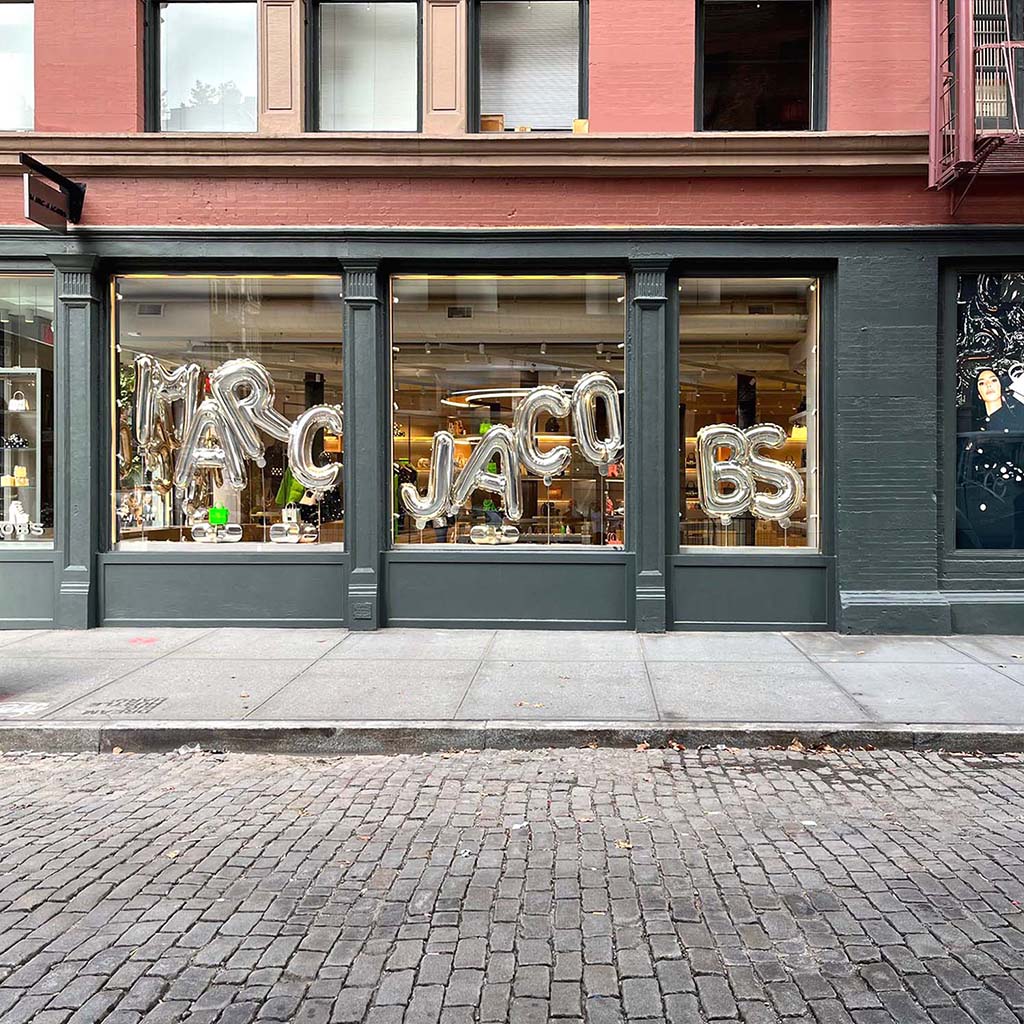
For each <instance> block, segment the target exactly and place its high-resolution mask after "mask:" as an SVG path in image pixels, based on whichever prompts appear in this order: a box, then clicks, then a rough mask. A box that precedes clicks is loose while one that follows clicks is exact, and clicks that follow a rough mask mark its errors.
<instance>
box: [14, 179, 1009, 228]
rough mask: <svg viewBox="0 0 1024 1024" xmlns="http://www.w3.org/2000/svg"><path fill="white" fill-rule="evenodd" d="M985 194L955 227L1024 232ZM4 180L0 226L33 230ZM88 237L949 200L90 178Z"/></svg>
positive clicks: (911, 210) (724, 185)
mask: <svg viewBox="0 0 1024 1024" xmlns="http://www.w3.org/2000/svg"><path fill="white" fill-rule="evenodd" d="M998 187H999V192H998V193H995V194H992V193H989V192H988V191H987V190H988V188H989V186H988V185H987V184H986V183H985V182H979V183H978V185H977V186H976V187H975V189H974V190H973V191H972V193H971V195H970V197H969V198H968V200H967V202H966V203H965V204H964V206H963V207H962V208H961V210H960V213H959V214H958V216H957V218H956V220H957V221H958V222H960V223H969V222H974V223H989V224H991V223H1000V222H1002V223H1008V224H1021V223H1024V204H1021V203H1020V202H1019V199H1016V198H1014V197H1013V195H1012V194H1010V193H1008V192H1007V190H1006V187H1005V185H1002V186H998ZM21 204H22V196H21V182H20V181H19V180H18V179H17V178H7V177H5V178H0V224H13V225H19V226H23V225H24V223H25V222H24V220H23V218H22V210H21ZM85 212H86V215H85V220H84V226H87V225H103V226H127V225H138V226H147V225H149V226H163V225H169V226H182V225H197V226H204V225H218V224H222V225H229V226H230V225H236V226H248V225H271V226H272V225H284V226H287V225H295V226H300V227H301V226H306V225H334V226H338V227H345V226H393V227H403V226H408V227H432V226H438V227H441V226H451V227H538V226H539V227H544V226H552V227H565V226H588V225H594V226H658V225H669V226H688V225H736V226H749V225H759V224H764V225H791V224H800V225H819V224H820V225H858V224H863V225H879V224H944V223H949V222H950V220H951V219H952V218H951V217H950V213H949V196H948V195H947V194H945V193H943V194H936V193H932V192H928V191H926V189H925V182H924V178H923V176H917V177H912V178H887V177H886V178H872V179H865V180H856V179H851V178H833V179H829V178H812V179H803V180H794V179H792V178H790V179H777V178H693V179H682V180H677V179H668V178H656V179H648V180H638V179H629V180H622V179H614V178H610V179H603V178H602V179H593V178H586V179H543V178H539V179H534V178H530V179H518V180H509V179H495V178H471V179H426V180H420V179H416V180H410V179H400V178H399V179H395V178H384V179H372V178H350V179H340V180H339V179H325V180H313V181H310V180H304V181H300V180H298V179H271V180H261V179H253V178H210V179H202V180H181V179H161V178H135V179H118V178H92V179H90V181H89V195H88V198H87V200H86V204H85Z"/></svg>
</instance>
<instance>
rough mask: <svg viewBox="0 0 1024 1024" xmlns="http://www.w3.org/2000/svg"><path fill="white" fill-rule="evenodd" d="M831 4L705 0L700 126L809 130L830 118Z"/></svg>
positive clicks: (711, 128)
mask: <svg viewBox="0 0 1024 1024" xmlns="http://www.w3.org/2000/svg"><path fill="white" fill-rule="evenodd" d="M823 4H824V0H702V3H701V4H700V15H701V17H700V30H699V32H698V36H697V40H698V41H697V46H698V74H697V82H698V102H697V127H698V128H702V129H703V130H705V131H717V132H722V131H740V132H758V131H760V132H773V131H809V130H820V129H823V128H824V127H825V125H824V120H825V114H824V110H825V107H824V88H823V86H824V71H823V69H824V66H825V60H824V48H825V43H824V39H825V33H824V10H823Z"/></svg>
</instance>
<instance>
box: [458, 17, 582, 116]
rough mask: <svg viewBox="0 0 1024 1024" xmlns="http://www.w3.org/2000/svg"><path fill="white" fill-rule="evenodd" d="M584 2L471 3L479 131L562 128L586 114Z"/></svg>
mask: <svg viewBox="0 0 1024 1024" xmlns="http://www.w3.org/2000/svg"><path fill="white" fill-rule="evenodd" d="M586 19H587V4H586V0H478V2H477V7H476V38H477V55H476V68H477V83H476V85H477V93H478V96H477V106H478V113H479V119H480V120H479V127H480V130H481V131H495V132H500V131H521V130H531V129H532V130H537V131H559V130H563V131H568V130H571V129H572V127H573V122H574V121H575V120H576V119H577V118H583V117H586V116H587V114H586V67H587V52H586V40H587V31H586V28H587V20H586Z"/></svg>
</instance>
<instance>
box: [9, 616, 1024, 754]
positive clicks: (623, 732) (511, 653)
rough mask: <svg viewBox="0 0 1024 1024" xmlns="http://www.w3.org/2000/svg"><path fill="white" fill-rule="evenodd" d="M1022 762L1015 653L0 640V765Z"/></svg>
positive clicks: (696, 638)
mask: <svg viewBox="0 0 1024 1024" xmlns="http://www.w3.org/2000/svg"><path fill="white" fill-rule="evenodd" d="M794 737H798V738H799V739H800V740H801V741H802V742H804V743H805V744H807V745H813V744H821V743H830V744H831V745H833V746H857V745H872V746H888V747H908V746H935V747H944V748H946V749H984V750H1021V749H1024V637H994V636H984V637H980V636H979V637H968V636H958V637H944V638H926V637H862V636H855V637H851V636H839V635H837V634H833V633H678V634H668V635H661V636H637V635H636V634H634V633H604V632H554V631H546V632H532V631H530V632H528V631H516V630H465V631H458V630H451V631H450V630H408V629H395V630H385V631H381V632H379V633H348V632H346V631H344V630H299V629H296V630H292V629H162V628H153V629H147V628H139V629H100V630H92V631H89V632H54V631H27V632H25V631H23V632H17V631H15V632H2V633H0V749H5V750H25V749H32V750H48V751H53V750H63V751H69V750H71V751H83V750H110V749H114V748H115V747H121V748H123V749H126V750H128V749H130V750H135V751H141V750H162V749H172V748H174V747H177V746H181V745H185V744H189V745H192V744H196V743H198V744H200V745H202V746H204V747H207V748H215V749H223V750H261V751H277V752H289V751H290V752H302V753H311V752H324V753H342V752H355V751H362V752H381V751H418V750H438V749H449V748H466V747H474V748H484V747H536V746H549V745H550V746H572V745H584V744H587V743H593V742H596V743H599V744H601V745H623V744H633V743H637V742H644V741H646V742H649V743H651V744H652V745H665V744H666V743H668V742H670V741H672V740H675V741H676V742H679V743H683V744H685V745H687V746H691V745H695V744H700V743H725V744H728V745H734V746H765V745H775V744H783V745H785V744H788V743H789V742H790V741H791V740H792V739H793V738H794Z"/></svg>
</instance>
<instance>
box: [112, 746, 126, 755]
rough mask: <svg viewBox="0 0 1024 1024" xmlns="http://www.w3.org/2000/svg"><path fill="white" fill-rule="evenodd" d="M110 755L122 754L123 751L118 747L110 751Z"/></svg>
mask: <svg viewBox="0 0 1024 1024" xmlns="http://www.w3.org/2000/svg"><path fill="white" fill-rule="evenodd" d="M111 753H112V754H123V753H124V751H123V750H122V749H121V748H120V747H114V749H113V750H112V751H111Z"/></svg>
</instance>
